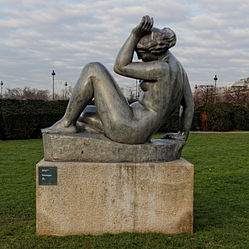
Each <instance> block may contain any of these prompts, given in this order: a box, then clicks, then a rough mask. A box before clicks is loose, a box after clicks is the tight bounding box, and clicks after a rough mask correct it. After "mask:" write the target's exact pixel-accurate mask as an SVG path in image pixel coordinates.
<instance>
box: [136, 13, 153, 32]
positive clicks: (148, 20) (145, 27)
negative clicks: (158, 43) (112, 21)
mask: <svg viewBox="0 0 249 249" xmlns="http://www.w3.org/2000/svg"><path fill="white" fill-rule="evenodd" d="M152 27H153V17H149V16H143V18H142V20H141V22H140V24H139V25H138V26H137V27H135V28H134V29H133V30H132V33H133V34H135V35H138V36H140V37H141V36H143V35H145V34H146V33H149V32H150V31H151V29H152Z"/></svg>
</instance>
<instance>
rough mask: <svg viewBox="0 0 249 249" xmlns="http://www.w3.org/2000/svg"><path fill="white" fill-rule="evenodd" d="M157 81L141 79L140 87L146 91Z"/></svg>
mask: <svg viewBox="0 0 249 249" xmlns="http://www.w3.org/2000/svg"><path fill="white" fill-rule="evenodd" d="M154 83H155V82H154V81H144V80H141V81H140V88H141V89H142V90H143V91H144V92H146V91H148V90H149V89H150V88H151V87H152V86H153V84H154Z"/></svg>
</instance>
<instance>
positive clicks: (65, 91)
mask: <svg viewBox="0 0 249 249" xmlns="http://www.w3.org/2000/svg"><path fill="white" fill-rule="evenodd" d="M64 96H65V97H64V98H65V99H66V97H67V82H65V94H64Z"/></svg>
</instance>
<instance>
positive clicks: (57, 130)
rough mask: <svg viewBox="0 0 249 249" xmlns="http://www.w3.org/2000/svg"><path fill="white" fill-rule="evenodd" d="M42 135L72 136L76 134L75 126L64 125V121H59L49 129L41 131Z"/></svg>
mask: <svg viewBox="0 0 249 249" xmlns="http://www.w3.org/2000/svg"><path fill="white" fill-rule="evenodd" d="M41 132H42V133H43V134H72V133H76V132H77V130H76V126H74V125H66V124H65V122H64V120H63V119H62V120H59V121H58V122H56V123H55V124H54V125H52V126H51V127H49V128H45V129H42V130H41Z"/></svg>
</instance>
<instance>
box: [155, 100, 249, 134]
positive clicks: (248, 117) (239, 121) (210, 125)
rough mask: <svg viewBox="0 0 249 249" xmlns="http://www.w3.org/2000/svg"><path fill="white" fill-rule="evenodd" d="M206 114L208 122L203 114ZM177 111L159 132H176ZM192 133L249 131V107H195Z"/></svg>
mask: <svg viewBox="0 0 249 249" xmlns="http://www.w3.org/2000/svg"><path fill="white" fill-rule="evenodd" d="M203 113H205V114H206V118H207V119H206V120H203V119H202V114H203ZM178 120H179V111H178V110H177V111H176V112H175V113H174V114H173V115H172V116H171V117H170V118H169V120H168V121H167V122H166V123H165V124H164V125H163V126H162V127H161V128H160V129H159V132H163V133H164V132H171V131H173V132H176V131H177V130H178V124H179V121H178ZM191 130H192V131H203V130H207V131H232V130H249V105H247V106H243V105H238V104H233V103H216V104H212V103H207V104H203V105H197V106H195V112H194V117H193V122H192V128H191Z"/></svg>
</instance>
